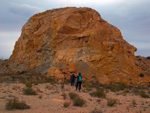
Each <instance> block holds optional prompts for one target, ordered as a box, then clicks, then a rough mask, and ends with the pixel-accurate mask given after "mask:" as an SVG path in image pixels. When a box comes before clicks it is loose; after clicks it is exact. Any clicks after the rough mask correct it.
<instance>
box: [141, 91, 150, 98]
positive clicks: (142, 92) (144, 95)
mask: <svg viewBox="0 0 150 113" xmlns="http://www.w3.org/2000/svg"><path fill="white" fill-rule="evenodd" d="M139 95H140V96H141V97H143V98H150V96H149V95H148V94H146V93H145V92H144V91H140V92H139Z"/></svg>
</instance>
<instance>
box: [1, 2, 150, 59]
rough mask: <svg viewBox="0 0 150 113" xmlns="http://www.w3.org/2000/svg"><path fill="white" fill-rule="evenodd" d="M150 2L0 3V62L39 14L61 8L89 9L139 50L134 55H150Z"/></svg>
mask: <svg viewBox="0 0 150 113" xmlns="http://www.w3.org/2000/svg"><path fill="white" fill-rule="evenodd" d="M149 6H150V0H5V1H4V0H0V59H8V58H9V57H10V55H11V54H12V51H13V49H14V45H15V42H16V41H17V40H18V38H19V37H20V34H21V29H22V26H23V25H24V24H25V23H26V22H27V20H28V19H29V18H30V17H31V16H33V15H34V14H36V13H40V12H44V11H46V10H50V9H54V8H62V7H90V8H92V9H95V10H96V11H97V12H99V13H100V15H101V17H102V18H103V19H104V20H106V21H108V23H110V24H112V25H114V26H116V27H117V28H119V29H120V31H121V33H122V36H123V38H124V39H125V40H126V41H128V42H129V43H130V44H132V45H134V46H135V47H137V52H135V55H140V56H145V57H147V56H150V7H149Z"/></svg>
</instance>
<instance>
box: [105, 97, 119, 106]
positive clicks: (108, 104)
mask: <svg viewBox="0 0 150 113" xmlns="http://www.w3.org/2000/svg"><path fill="white" fill-rule="evenodd" d="M116 102H117V100H116V99H109V100H107V106H114V105H115V104H116Z"/></svg>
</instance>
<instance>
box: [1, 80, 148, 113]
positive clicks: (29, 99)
mask: <svg viewBox="0 0 150 113" xmlns="http://www.w3.org/2000/svg"><path fill="white" fill-rule="evenodd" d="M28 84H29V83H28ZM31 84H32V83H31ZM28 86H29V85H27V83H25V84H24V83H20V82H13V83H6V82H3V83H0V113H150V98H149V97H150V88H149V89H148V88H147V89H143V88H140V87H137V88H131V87H124V88H123V90H118V91H117V90H115V89H114V90H112V89H109V88H108V87H106V86H98V85H96V86H94V85H90V84H89V83H84V82H83V84H82V90H81V92H79V91H76V90H75V87H74V86H71V85H70V84H69V82H68V83H65V84H63V85H62V84H61V83H58V82H56V83H41V84H32V86H31V87H32V89H33V90H34V91H35V92H36V95H27V94H24V92H23V89H25V88H27V87H28ZM97 86H98V87H97ZM117 87H118V86H116V88H117ZM119 87H120V86H119ZM97 88H101V89H103V91H104V93H105V97H103V96H102V95H103V94H102V93H99V95H100V96H99V97H96V96H94V95H93V96H92V95H91V94H90V93H92V92H93V91H96V89H97ZM111 90H112V91H111ZM141 91H143V92H145V94H146V95H147V96H148V97H144V96H143V97H142V96H141V94H140V92H141ZM69 93H75V94H77V95H78V96H79V97H80V98H82V99H84V101H85V104H83V105H80V104H79V105H77V106H76V105H74V101H73V100H72V99H71V98H70V96H69ZM14 98H17V100H18V101H20V102H22V101H24V102H25V103H26V104H27V105H28V106H30V108H29V109H21V110H18V109H9V110H8V109H6V103H8V101H9V100H12V99H14ZM110 100H115V102H114V103H113V104H111V103H109V102H108V101H110ZM65 102H68V103H69V105H68V106H66V107H65V106H64V103H65ZM79 103H80V102H79Z"/></svg>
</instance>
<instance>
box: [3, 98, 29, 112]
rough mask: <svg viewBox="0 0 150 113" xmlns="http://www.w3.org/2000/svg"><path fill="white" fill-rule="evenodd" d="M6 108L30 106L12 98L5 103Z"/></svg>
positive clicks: (26, 107)
mask: <svg viewBox="0 0 150 113" xmlns="http://www.w3.org/2000/svg"><path fill="white" fill-rule="evenodd" d="M5 107H6V109H7V110H13V109H20V110H23V109H30V106H28V105H27V104H26V103H25V102H24V101H22V102H19V101H18V100H17V98H14V99H12V100H9V101H8V103H6V105H5Z"/></svg>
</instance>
